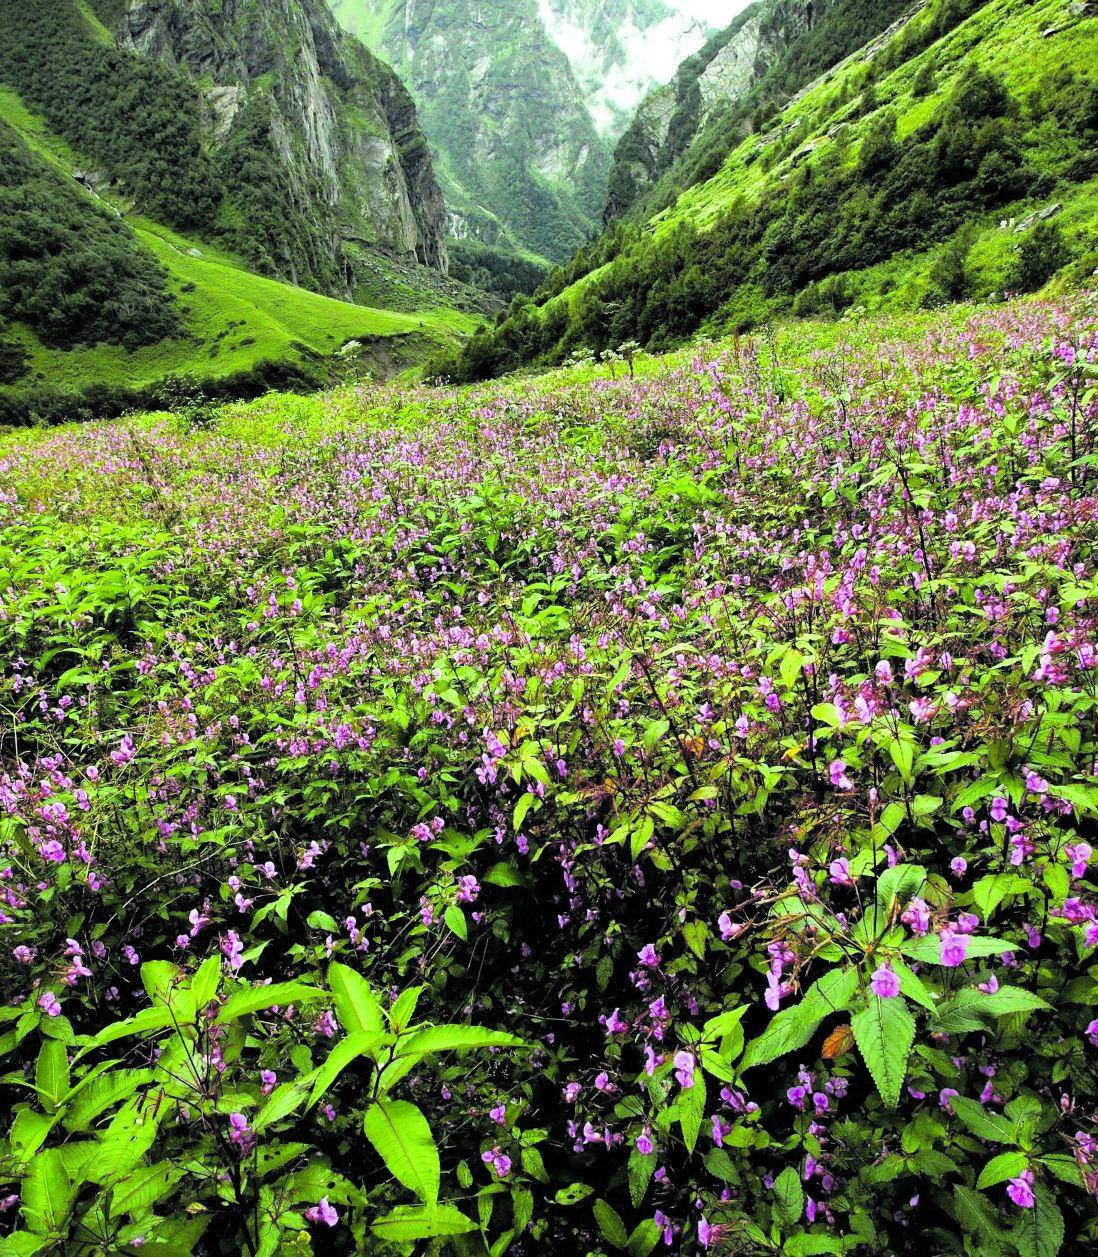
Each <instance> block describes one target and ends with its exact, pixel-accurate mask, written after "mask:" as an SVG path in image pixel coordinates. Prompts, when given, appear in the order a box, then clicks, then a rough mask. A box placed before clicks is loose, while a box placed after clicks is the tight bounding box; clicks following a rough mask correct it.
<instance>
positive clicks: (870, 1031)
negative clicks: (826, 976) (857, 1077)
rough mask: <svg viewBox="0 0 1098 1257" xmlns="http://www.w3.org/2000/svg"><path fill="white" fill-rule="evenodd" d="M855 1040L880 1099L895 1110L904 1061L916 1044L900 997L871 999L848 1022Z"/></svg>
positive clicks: (912, 1018) (905, 1066) (909, 1013)
mask: <svg viewBox="0 0 1098 1257" xmlns="http://www.w3.org/2000/svg"><path fill="white" fill-rule="evenodd" d="M850 1028H851V1029H852V1030H853V1032H854V1041H855V1042H856V1043H857V1045H858V1051H859V1052H861V1054H862V1059H863V1060H864V1061H865V1063H866V1067H867V1068H868V1070H869V1072H870V1074H872V1076H873V1081H874V1082H875V1083H876V1084H877V1090H878V1092H879V1093H880V1096H881V1099H882V1100H883V1101H884V1102H885V1104H886V1105H887V1106H888V1107H889V1108H890V1109H894V1108H895V1107H896V1105H897V1104H898V1103H899V1100H900V1089H901V1088H902V1087H903V1083H904V1077H905V1076H906V1073H907V1058H908V1056H909V1054H910V1052H911V1045H912V1044H913V1043H914V1042H915V1018H914V1017H912V1015H911V1012H910V1010H909V1009H908V1007H907V1004H906V1002H905V1001H904V1000H903V999H902V998H901V997H900V996H895V997H893V998H892V999H881V998H880V996H877V995H874V996H871V997H870V1003H869V1007H868V1008H864V1009H862V1011H861V1012H859V1013H855V1015H854V1016H853V1017H852V1018H851V1019H850Z"/></svg>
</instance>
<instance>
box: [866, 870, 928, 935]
mask: <svg viewBox="0 0 1098 1257" xmlns="http://www.w3.org/2000/svg"><path fill="white" fill-rule="evenodd" d="M925 881H926V869H924V868H923V867H922V865H919V864H894V865H892V867H891V868H887V869H885V870H884V872H883V873H882V874H881V876H880V878H879V879H878V881H877V912H878V920H877V928H878V929H879V930H883V929H884V928H885V926H886V925H888V924H889V919H890V917H891V916H892V914H893V910H894V909H895V907H896V905H897V903H899V902H906V901H907V900H908V899H910V898H911V897H912V895H915V894H917V893H918V891H919V890H920V889H921V888H922V885H923V883H924V882H925Z"/></svg>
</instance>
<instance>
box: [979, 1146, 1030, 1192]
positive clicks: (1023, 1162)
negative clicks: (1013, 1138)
mask: <svg viewBox="0 0 1098 1257" xmlns="http://www.w3.org/2000/svg"><path fill="white" fill-rule="evenodd" d="M1028 1167H1029V1160H1028V1158H1027V1157H1026V1154H1025V1153H1024V1152H1000V1153H999V1155H998V1156H997V1157H992V1158H991V1160H990V1161H989V1162H988V1163H987V1165H985V1166H984V1168H983V1169H982V1170H981V1171H980V1177H979V1178H978V1179H977V1180H976V1186H977V1187H981V1188H982V1187H994V1186H995V1184H996V1183H1005V1182H1006V1181H1007V1179H1008V1178H1017V1177H1018V1175H1019V1174H1021V1173H1022V1172H1023V1171H1024V1170H1026V1169H1028Z"/></svg>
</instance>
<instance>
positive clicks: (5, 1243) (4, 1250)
mask: <svg viewBox="0 0 1098 1257" xmlns="http://www.w3.org/2000/svg"><path fill="white" fill-rule="evenodd" d="M45 1244H46V1241H45V1240H44V1239H42V1238H41V1237H40V1236H38V1235H31V1233H30V1232H29V1231H13V1232H12V1233H11V1234H10V1235H9V1236H7V1237H6V1238H4V1239H0V1257H34V1254H35V1253H40V1252H41V1251H42V1249H43V1248H44V1247H45Z"/></svg>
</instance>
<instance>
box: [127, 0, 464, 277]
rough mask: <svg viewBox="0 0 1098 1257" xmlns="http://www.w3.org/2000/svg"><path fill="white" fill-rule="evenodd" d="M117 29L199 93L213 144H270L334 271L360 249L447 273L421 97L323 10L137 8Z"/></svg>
mask: <svg viewBox="0 0 1098 1257" xmlns="http://www.w3.org/2000/svg"><path fill="white" fill-rule="evenodd" d="M114 32H115V35H116V37H117V39H118V42H119V44H120V45H121V46H122V47H124V48H130V49H132V50H133V51H135V52H137V53H140V54H142V55H144V56H151V57H157V58H159V59H161V60H166V61H169V62H171V63H172V64H174V65H176V66H177V67H179V68H180V69H181V70H183V71H184V72H185V73H186V74H187V75H188V76H190V78H191V79H192V80H194V82H195V83H196V84H198V86H199V89H200V90H201V92H202V94H203V96H204V99H205V104H206V109H207V121H208V129H209V134H210V136H211V138H212V139H213V141H214V143H215V145H219V146H222V147H224V148H225V150H226V151H228V152H231V151H232V149H233V147H234V144H235V143H236V142H237V141H238V140H239V139H240V138H242V136H243V135H245V134H246V135H247V137H248V142H249V144H254V142H255V140H256V138H257V132H259V133H263V132H265V133H266V134H265V136H262V138H263V139H264V140H265V145H264V147H266V148H267V149H268V151H269V152H271V153H272V154H273V156H274V158H275V162H276V165H277V167H278V168H279V169H278V173H279V175H280V181H281V182H282V183H283V184H284V186H285V190H286V191H287V192H288V194H289V195H288V206H289V207H290V212H291V213H292V214H293V215H295V216H296V217H298V218H300V219H301V220H302V222H301V226H302V227H303V228H305V229H306V230H307V231H310V232H312V233H313V234H315V235H316V236H317V237H318V240H317V246H316V247H317V250H318V252H319V253H320V254H321V255H322V257H323V255H328V256H329V258H330V261H331V269H332V270H333V271H334V272H335V273H336V274H338V272H339V271H340V270H341V269H344V268H345V262H346V259H345V257H344V245H345V244H346V243H348V242H354V243H368V244H372V245H377V246H380V247H382V248H384V249H387V250H391V251H392V252H394V253H396V254H399V255H405V256H414V257H415V258H416V259H417V260H418V261H419V262H421V263H422V264H424V265H426V266H430V267H434V268H436V269H440V270H445V268H446V246H445V210H444V205H443V198H442V192H441V189H440V188H439V185H438V182H437V180H436V179H435V175H434V168H433V166H432V162H431V156H430V152H429V150H428V148H427V145H426V143H425V142H424V138H423V135H422V133H421V131H420V129H419V125H418V120H417V116H416V110H415V106H414V104H413V102H412V99H411V97H410V96H409V94H408V92H407V91H406V90H405V88H404V87H403V85H402V84H401V82H400V80H399V79H398V78H397V76H396V74H395V73H394V72H393V71H392V70H391V69H390V68H389V67H388V66H387V65H385V64H384V63H382V62H381V61H379V60H378V58H377V57H375V56H373V55H372V54H371V53H370V52H368V51H367V50H366V49H365V48H364V47H362V46H361V44H359V43H358V42H357V41H355V40H353V39H350V38H348V36H347V35H345V34H344V32H343V31H342V30H341V29H340V27H339V25H338V24H337V23H336V21H335V19H334V18H333V16H332V14H331V11H330V10H329V8H328V6H327V4H326V3H324V0H265V3H263V4H257V3H255V0H221V3H220V4H219V5H217V6H211V5H209V4H208V3H206V0H128V3H126V4H125V5H124V6H122V11H121V12H120V13H119V14H118V15H117V20H116V22H115V24H114ZM243 164H244V165H247V162H245V163H243ZM229 192H230V195H231V193H232V189H231V188H230V189H229ZM291 255H292V250H290V251H289V254H288V256H287V257H286V259H285V266H286V267H287V268H288V269H289V271H290V274H289V276H288V277H289V278H291V279H294V280H295V281H296V280H297V279H298V278H299V276H298V275H297V274H294V273H293V272H294V271H295V269H296V264H295V261H294V259H293V257H292V256H291ZM274 260H275V264H276V265H275V269H282V268H281V267H280V266H279V264H278V261H277V259H274ZM336 282H337V283H338V282H339V281H338V279H337V281H336ZM348 286H349V285H348Z"/></svg>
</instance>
